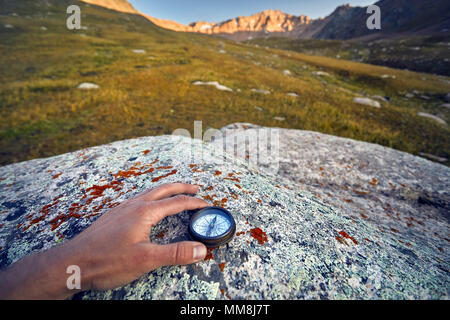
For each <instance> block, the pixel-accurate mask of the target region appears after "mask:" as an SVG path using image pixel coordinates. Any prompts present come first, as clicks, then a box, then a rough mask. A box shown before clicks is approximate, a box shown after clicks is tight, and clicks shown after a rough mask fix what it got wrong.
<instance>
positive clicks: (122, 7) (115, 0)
mask: <svg viewBox="0 0 450 320" xmlns="http://www.w3.org/2000/svg"><path fill="white" fill-rule="evenodd" d="M82 1H83V2H86V3H89V4H93V5H96V6H101V7H105V8H108V9H111V10H115V11H119V12H126V13H139V11H137V10H136V9H135V8H134V7H133V6H132V5H131V3H129V2H128V1H127V0H82Z"/></svg>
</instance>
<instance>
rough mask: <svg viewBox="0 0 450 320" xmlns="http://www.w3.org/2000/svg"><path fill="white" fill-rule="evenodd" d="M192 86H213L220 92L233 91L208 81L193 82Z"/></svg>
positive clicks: (215, 82)
mask: <svg viewBox="0 0 450 320" xmlns="http://www.w3.org/2000/svg"><path fill="white" fill-rule="evenodd" d="M192 84H193V85H194V86H214V87H216V89H217V90H220V91H230V92H231V91H233V89H230V88H228V87H226V86H224V85H221V84H220V83H219V82H217V81H209V82H203V81H195V82H193V83H192Z"/></svg>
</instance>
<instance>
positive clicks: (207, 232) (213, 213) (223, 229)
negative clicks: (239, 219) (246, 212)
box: [189, 207, 236, 248]
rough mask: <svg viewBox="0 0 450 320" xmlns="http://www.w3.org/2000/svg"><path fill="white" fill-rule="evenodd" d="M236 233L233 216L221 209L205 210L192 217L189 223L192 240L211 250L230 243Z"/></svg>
mask: <svg viewBox="0 0 450 320" xmlns="http://www.w3.org/2000/svg"><path fill="white" fill-rule="evenodd" d="M235 232H236V223H235V222H234V219H233V216H232V215H231V213H230V212H229V211H228V210H225V209H224V208H221V207H207V208H203V209H201V210H199V211H197V212H195V213H194V214H193V215H192V217H191V221H190V223H189V235H190V236H191V238H192V239H193V240H195V241H200V242H202V243H203V244H204V245H205V246H207V247H209V248H211V247H218V246H220V245H222V244H225V243H227V242H229V241H230V240H231V239H232V238H233V236H234V233H235Z"/></svg>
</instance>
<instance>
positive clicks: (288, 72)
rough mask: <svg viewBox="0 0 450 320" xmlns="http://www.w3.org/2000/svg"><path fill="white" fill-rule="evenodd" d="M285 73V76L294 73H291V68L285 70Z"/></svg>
mask: <svg viewBox="0 0 450 320" xmlns="http://www.w3.org/2000/svg"><path fill="white" fill-rule="evenodd" d="M283 74H284V75H285V76H290V75H292V73H291V72H290V71H289V70H283Z"/></svg>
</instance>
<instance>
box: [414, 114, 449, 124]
mask: <svg viewBox="0 0 450 320" xmlns="http://www.w3.org/2000/svg"><path fill="white" fill-rule="evenodd" d="M417 115H418V116H420V117H424V118H429V119H432V120H434V121H437V122H439V123H440V124H443V125H447V122H445V120H443V119H441V118H439V117H437V116H435V115H432V114H429V113H426V112H419V113H418V114H417Z"/></svg>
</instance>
